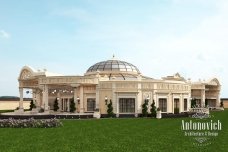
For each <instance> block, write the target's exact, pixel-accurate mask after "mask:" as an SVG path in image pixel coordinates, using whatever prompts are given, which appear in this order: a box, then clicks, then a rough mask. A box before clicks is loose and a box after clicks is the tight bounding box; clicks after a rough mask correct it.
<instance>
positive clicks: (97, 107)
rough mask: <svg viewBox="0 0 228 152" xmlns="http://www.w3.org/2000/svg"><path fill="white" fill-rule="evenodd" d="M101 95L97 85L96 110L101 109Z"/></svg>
mask: <svg viewBox="0 0 228 152" xmlns="http://www.w3.org/2000/svg"><path fill="white" fill-rule="evenodd" d="M99 94H100V91H99V85H96V109H100V106H99Z"/></svg>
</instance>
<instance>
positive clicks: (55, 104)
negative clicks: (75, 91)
mask: <svg viewBox="0 0 228 152" xmlns="http://www.w3.org/2000/svg"><path fill="white" fill-rule="evenodd" d="M58 109H59V105H58V100H57V98H56V99H55V102H54V111H57V110H58Z"/></svg>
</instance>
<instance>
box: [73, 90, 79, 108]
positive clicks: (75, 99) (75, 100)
mask: <svg viewBox="0 0 228 152" xmlns="http://www.w3.org/2000/svg"><path fill="white" fill-rule="evenodd" d="M74 103H75V108H76V110H75V112H77V108H78V107H77V103H78V101H77V88H76V87H74Z"/></svg>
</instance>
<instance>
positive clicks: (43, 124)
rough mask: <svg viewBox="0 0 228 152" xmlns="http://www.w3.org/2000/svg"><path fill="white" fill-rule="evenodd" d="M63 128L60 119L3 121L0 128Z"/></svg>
mask: <svg viewBox="0 0 228 152" xmlns="http://www.w3.org/2000/svg"><path fill="white" fill-rule="evenodd" d="M60 126H63V124H62V122H61V121H60V120H58V119H55V118H54V119H43V120H42V119H34V118H30V119H22V120H21V119H12V118H9V119H2V120H0V128H52V127H60Z"/></svg>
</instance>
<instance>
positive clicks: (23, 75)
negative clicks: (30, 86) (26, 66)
mask: <svg viewBox="0 0 228 152" xmlns="http://www.w3.org/2000/svg"><path fill="white" fill-rule="evenodd" d="M31 76H32V73H31V72H30V71H28V70H23V71H22V73H21V76H20V79H22V80H25V79H29V78H30V77H31Z"/></svg>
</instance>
